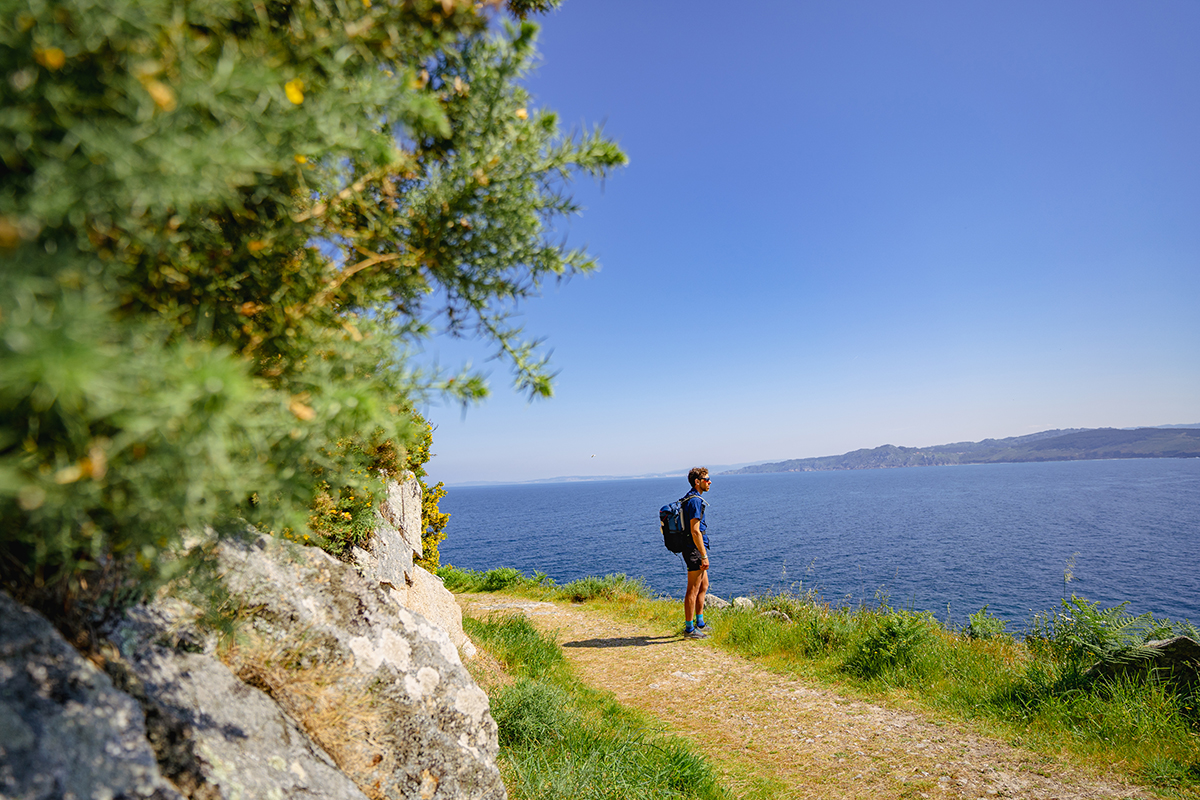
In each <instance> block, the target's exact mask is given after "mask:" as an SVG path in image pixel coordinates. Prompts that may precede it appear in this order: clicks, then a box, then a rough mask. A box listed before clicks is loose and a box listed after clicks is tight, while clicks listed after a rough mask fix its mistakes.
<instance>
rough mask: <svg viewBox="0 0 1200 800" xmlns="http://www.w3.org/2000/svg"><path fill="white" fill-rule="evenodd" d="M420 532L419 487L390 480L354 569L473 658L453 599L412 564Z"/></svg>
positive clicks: (356, 553)
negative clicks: (445, 634) (436, 627)
mask: <svg viewBox="0 0 1200 800" xmlns="http://www.w3.org/2000/svg"><path fill="white" fill-rule="evenodd" d="M423 530H424V524H423V522H422V519H421V487H420V484H418V483H417V481H416V479H415V478H412V477H410V478H408V479H407V480H405V481H403V482H399V483H397V482H395V481H389V482H388V485H387V496H386V497H385V499H384V501H383V503H382V504H381V505H380V507H379V510H378V511H377V512H376V520H375V529H374V530H373V531H372V533H371V538H370V539H369V540H368V542H367V546H366V547H365V548H362V547H356V548H354V551H353V554H354V561H355V564H356V565H357V566H358V570H359V572H361V573H362V575H363V577H365V578H367V579H368V580H370V581H375V582H377V583H378V584H379V586H381V587H382V588H384V589H386V590H387V592H388V595H389V596H390V597H391V598H392V599H393V600H394V601H395V602H396V603H397V604H399V605H401V606H403V607H404V608H408V609H410V610H412V611H415V612H416V613H418V614H420V615H421V616H423V617H425V619H427V620H429V621H430V622H432V623H433V624H435V625H437V626H438V627H440V628H442V629H443V630H444V631H446V633H447V634H448V635H449V636H450V641H452V642H454V645H455V646H456V647H458V648H459V650H460V651H461V653H462V655H463V657H465V658H473V657H474V656H475V646H474V645H473V644H471V641H470V639H468V638H467V636H466V634H465V633H464V632H463V627H462V609H460V608H459V607H458V603H456V602H455V601H454V595H453V594H451V593H450V591H449V590H448V589H446V587H445V586H443V585H442V580H441V578H439V577H438V576H436V575H434V574H433V573H431V572H429V571H428V570H426V569H424V568H423V567H421V566H419V565H417V564H414V563H413V559H414V557H420V556H421V553H422V546H421V533H422V531H423Z"/></svg>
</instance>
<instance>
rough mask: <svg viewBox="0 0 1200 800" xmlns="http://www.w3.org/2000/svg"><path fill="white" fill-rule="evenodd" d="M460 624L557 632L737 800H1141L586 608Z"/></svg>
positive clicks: (484, 608) (571, 654)
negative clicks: (521, 620) (704, 763)
mask: <svg viewBox="0 0 1200 800" xmlns="http://www.w3.org/2000/svg"><path fill="white" fill-rule="evenodd" d="M458 599H459V603H460V605H461V606H462V607H463V610H464V613H467V614H471V615H473V616H477V617H485V616H487V615H489V614H492V613H497V612H499V613H523V614H525V615H527V616H528V617H529V618H530V620H532V621H533V622H534V623H535V624H536V625H537V626H538V628H539V629H542V630H545V631H554V632H557V634H558V641H559V642H560V643H561V644H562V646H563V651H564V652H565V653H566V655H567V657H568V658H569V659H570V660H571V662H572V663H573V664H574V665H575V668H576V671H577V674H578V675H579V677H580V678H581V679H582V680H583V681H584V682H586V683H587V684H588V685H590V686H593V687H596V688H599V689H606V690H608V691H610V692H612V693H613V694H614V695H615V696H616V697H617V699H618V700H620V701H621V702H622V703H624V704H626V705H629V706H634V707H636V708H639V709H642V710H644V711H647V712H649V713H650V714H653V715H654V716H656V717H658V718H659V719H661V720H663V722H665V723H666V724H667V725H668V726H669V727H670V728H671V729H672V730H673V731H674V732H675V733H678V734H681V735H683V736H686V737H688V738H689V739H691V740H692V741H693V742H694V743H695V744H696V745H697V746H698V747H699V748H700V749H701V750H702V751H704V753H705V754H706V755H707V756H708V757H709V758H710V760H711V761H712V762H713V763H714V765H716V767H717V769H718V770H719V771H720V772H721V773H722V779H723V780H724V781H725V782H726V785H728V786H730V787H731V788H733V790H734V791H735V792H737V793H738V794H744V793H746V792H748V791H749V790H750V787H752V786H753V785H754V784H755V783H758V784H759V785H760V786H761V785H762V782H763V780H764V779H765V780H767V781H770V780H774V781H775V785H776V786H777V787H778V789H777V791H776V795H777V796H778V797H786V798H870V800H886V799H887V798H918V797H921V798H956V797H964V798H993V797H1020V798H1038V799H1039V800H1041V799H1042V798H1045V799H1047V800H1050V799H1053V800H1077V799H1078V800H1082V799H1083V798H1113V799H1114V800H1118V799H1120V798H1149V797H1151V796H1152V795H1150V794H1148V793H1147V792H1146V791H1145V790H1143V789H1140V788H1138V787H1135V786H1131V785H1128V784H1125V783H1122V782H1120V781H1119V780H1118V779H1106V780H1097V779H1096V778H1094V777H1088V776H1085V775H1083V774H1082V773H1080V772H1079V771H1077V770H1075V769H1072V768H1070V767H1066V766H1063V765H1061V764H1059V763H1057V762H1055V761H1054V760H1053V759H1050V758H1047V757H1045V756H1041V755H1037V754H1034V753H1030V752H1027V751H1023V750H1020V749H1018V748H1014V747H1012V746H1010V745H1008V744H1005V743H1004V742H1001V741H999V740H995V739H989V738H985V737H981V736H979V735H977V734H973V733H970V732H968V731H965V730H963V729H961V728H958V727H955V726H953V725H948V724H942V723H939V722H935V721H930V720H928V719H925V718H923V717H922V716H920V715H918V714H914V713H910V712H906V711H898V710H894V709H889V708H884V707H881V706H876V705H872V704H870V703H864V702H861V701H858V700H852V699H848V698H845V697H842V696H840V695H838V694H837V693H836V692H833V691H831V690H829V689H826V688H823V687H820V686H817V685H815V684H809V683H806V682H803V681H799V680H795V679H791V678H787V677H785V676H781V675H778V674H775V673H773V672H769V671H767V670H765V669H763V668H761V667H758V666H756V665H754V664H753V663H751V662H750V661H748V660H746V659H744V658H742V657H740V656H737V655H734V654H730V653H726V652H724V651H722V650H719V649H718V648H716V647H714V646H712V645H710V644H709V643H707V642H696V641H685V640H683V639H682V638H680V636H679V635H678V634H675V635H665V634H664V633H663V632H662V631H660V630H659V631H656V630H652V629H648V628H646V627H644V626H639V625H637V624H632V623H628V622H619V621H616V620H613V619H612V618H610V617H607V616H604V615H602V614H600V613H598V612H597V611H596V610H595V609H592V608H588V607H586V606H577V605H571V604H564V603H541V602H534V601H528V600H520V599H516V598H512V597H505V596H502V595H486V594H483V595H460V596H459V598H458Z"/></svg>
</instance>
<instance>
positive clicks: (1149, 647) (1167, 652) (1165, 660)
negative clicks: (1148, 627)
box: [1085, 636, 1200, 688]
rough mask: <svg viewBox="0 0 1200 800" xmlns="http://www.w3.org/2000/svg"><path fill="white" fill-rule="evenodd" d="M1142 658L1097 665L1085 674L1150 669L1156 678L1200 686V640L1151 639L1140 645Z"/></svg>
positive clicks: (1133, 672) (1128, 672)
mask: <svg viewBox="0 0 1200 800" xmlns="http://www.w3.org/2000/svg"><path fill="white" fill-rule="evenodd" d="M1143 647H1144V648H1145V649H1146V651H1148V652H1146V653H1145V657H1144V658H1139V659H1137V660H1136V661H1131V662H1125V663H1118V664H1104V663H1101V664H1096V665H1094V666H1092V667H1091V668H1089V669H1088V670H1087V672H1086V673H1085V674H1086V675H1088V676H1089V677H1114V676H1116V675H1127V674H1146V673H1148V672H1150V671H1151V670H1153V671H1154V673H1155V675H1157V676H1158V677H1159V678H1162V679H1165V680H1170V681H1173V682H1175V683H1178V684H1180V685H1181V686H1183V687H1186V688H1196V687H1197V686H1198V685H1200V642H1197V641H1196V640H1195V639H1192V638H1190V637H1188V636H1175V637H1172V638H1170V639H1154V640H1152V641H1149V642H1146V644H1145V645H1144V646H1143Z"/></svg>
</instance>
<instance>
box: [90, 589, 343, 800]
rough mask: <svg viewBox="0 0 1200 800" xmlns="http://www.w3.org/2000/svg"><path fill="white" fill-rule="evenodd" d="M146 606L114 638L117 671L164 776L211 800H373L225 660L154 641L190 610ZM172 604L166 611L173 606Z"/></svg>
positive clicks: (192, 794) (189, 792)
mask: <svg viewBox="0 0 1200 800" xmlns="http://www.w3.org/2000/svg"><path fill="white" fill-rule="evenodd" d="M156 606H160V607H145V606H142V607H138V608H135V609H132V610H131V611H130V612H129V614H128V615H127V619H126V622H125V623H123V624H122V625H120V626H119V627H118V628H117V630H116V631H115V632H114V634H113V635H112V638H113V639H114V640H117V641H119V642H120V643H121V657H120V658H114V659H112V660H110V662H109V664H108V666H107V669H108V670H109V671H110V673H112V674H113V677H114V679H115V680H116V682H117V683H118V684H119V685H120V686H121V687H122V688H124V689H125V690H126V691H128V692H129V693H130V694H131V695H133V696H134V697H136V698H137V699H138V701H139V702H140V703H141V705H142V708H143V710H144V712H145V715H146V730H147V734H148V736H149V739H150V741H151V743H152V744H153V746H154V749H155V753H156V755H157V757H158V761H159V764H160V765H161V767H162V770H163V771H164V772H165V773H166V774H167V775H168V776H169V777H170V778H171V780H172V781H173V782H174V783H175V785H176V786H178V787H179V788H180V789H182V790H183V791H184V792H186V793H187V795H188V797H191V798H197V799H198V798H203V799H204V800H217V798H221V800H241V798H247V799H248V798H259V797H261V798H271V799H272V800H290V799H292V798H295V799H296V800H304V799H306V798H313V800H316V798H345V800H366V795H364V794H363V793H362V792H361V791H360V790H359V788H358V787H357V786H356V785H355V784H354V782H353V781H351V780H350V779H349V778H348V777H346V776H345V775H343V774H342V773H341V772H340V771H339V770H338V768H337V766H336V765H335V764H334V763H333V760H332V759H330V757H329V756H328V755H327V754H326V753H325V752H324V751H323V750H321V748H320V747H318V746H317V745H316V744H314V743H313V742H312V741H311V740H310V739H309V738H308V736H306V735H305V733H304V732H303V731H302V730H300V728H299V727H297V725H296V723H295V722H293V721H292V720H291V719H289V718H288V717H287V716H286V715H285V714H284V713H283V711H281V710H280V708H279V706H278V705H276V703H275V701H274V700H272V699H271V698H270V697H268V696H267V695H266V694H264V693H263V692H261V691H259V690H258V689H256V688H254V687H252V686H248V685H246V684H245V683H243V682H242V681H240V680H238V678H237V677H236V676H235V675H234V674H233V673H232V672H230V670H229V668H228V667H226V666H225V665H224V664H222V663H221V662H220V661H218V660H217V659H216V658H214V657H212V656H208V655H203V654H199V653H188V652H183V651H179V650H174V649H171V648H168V647H163V646H161V645H159V644H154V642H156V641H164V640H166V639H170V638H172V637H173V636H175V635H176V634H177V633H178V631H179V629H180V626H179V625H178V622H179V620H180V619H181V613H180V612H181V611H182V609H181V607H180V606H178V605H173V604H172V603H171V601H169V600H168V601H166V602H165V603H164V601H159V602H158V603H157V604H156ZM164 606H165V607H164Z"/></svg>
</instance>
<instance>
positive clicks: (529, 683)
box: [463, 578, 729, 800]
mask: <svg viewBox="0 0 1200 800" xmlns="http://www.w3.org/2000/svg"><path fill="white" fill-rule="evenodd" d="M622 579H623V578H622ZM564 588H565V587H564ZM463 627H464V628H465V629H466V631H467V633H468V634H470V636H471V639H472V641H474V642H475V643H476V644H477V645H480V646H482V647H483V648H484V649H485V650H486V651H487V652H489V653H491V654H492V655H493V656H494V657H495V658H496V659H497V660H499V661H500V663H501V664H502V665H503V666H504V668H505V671H506V672H507V673H508V674H510V675H513V676H515V677H516V678H517V680H516V681H515V682H514V683H512V684H511V685H509V686H507V687H505V688H504V689H502V690H500V691H498V692H493V697H492V716H493V717H494V718H495V720H496V725H497V727H498V728H499V736H500V770H501V773H502V775H503V776H504V783H505V785H506V786H507V787H508V792H509V796H510V797H512V798H515V799H516V800H551V798H553V799H554V800H567V799H568V798H569V799H570V800H575V799H576V798H578V799H579V800H592V799H593V798H594V799H596V800H599V799H600V798H614V799H615V798H629V797H637V798H647V799H648V800H668V798H670V799H671V800H675V799H677V798H678V799H682V798H698V799H699V800H725V799H726V798H728V797H729V795H728V793H727V792H725V791H724V790H723V789H722V787H721V786H720V784H719V782H718V780H717V777H716V774H715V773H714V771H713V769H712V767H711V766H710V765H709V764H708V762H707V761H705V760H704V758H703V757H702V756H700V755H699V754H698V753H696V752H695V750H694V749H693V748H692V747H691V746H690V745H689V744H688V743H687V742H686V741H684V740H683V739H680V738H678V737H675V736H671V735H668V734H666V733H665V732H664V731H663V728H662V725H661V723H658V722H656V721H654V720H652V719H650V718H648V717H646V716H644V715H642V714H641V713H639V712H637V711H634V710H632V709H629V708H626V707H625V706H622V705H621V704H620V703H618V702H616V700H614V699H613V698H612V696H611V695H608V694H606V693H602V692H597V691H595V690H593V689H590V688H588V687H586V686H584V685H583V684H581V683H580V682H579V681H577V680H576V679H575V678H574V676H573V673H572V671H571V668H570V665H569V664H568V663H567V662H566V660H565V658H564V657H563V654H562V649H561V648H560V647H559V645H558V644H557V643H556V642H555V641H554V640H552V639H549V638H547V637H545V636H543V635H542V634H540V633H539V632H538V631H537V629H536V628H534V627H533V624H532V623H530V622H529V620H528V619H527V618H525V617H522V616H509V617H493V618H491V619H488V620H477V619H473V618H470V617H466V618H464V619H463Z"/></svg>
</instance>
